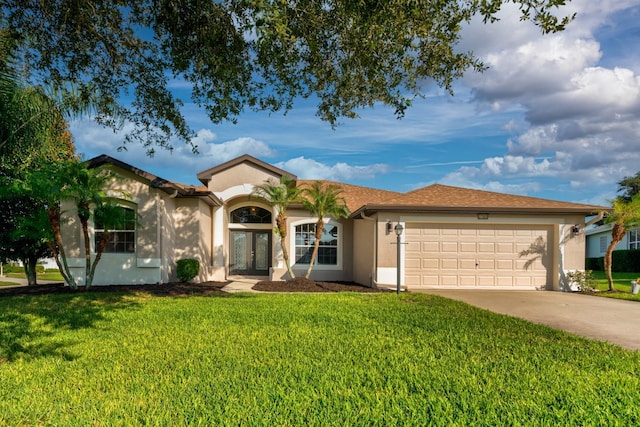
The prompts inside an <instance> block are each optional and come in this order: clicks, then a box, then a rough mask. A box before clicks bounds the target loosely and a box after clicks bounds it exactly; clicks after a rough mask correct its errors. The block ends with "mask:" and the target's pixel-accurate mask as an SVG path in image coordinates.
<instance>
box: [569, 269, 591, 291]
mask: <svg viewBox="0 0 640 427" xmlns="http://www.w3.org/2000/svg"><path fill="white" fill-rule="evenodd" d="M567 277H568V278H569V280H570V281H571V283H572V284H575V285H576V286H577V287H578V290H579V291H580V292H593V291H594V289H595V286H596V279H595V278H594V277H593V272H592V271H591V270H585V271H580V270H576V271H570V272H569V273H567Z"/></svg>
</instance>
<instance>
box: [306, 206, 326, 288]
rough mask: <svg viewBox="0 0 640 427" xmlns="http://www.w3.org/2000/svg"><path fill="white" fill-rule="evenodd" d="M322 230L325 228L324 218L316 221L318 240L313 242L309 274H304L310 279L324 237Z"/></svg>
mask: <svg viewBox="0 0 640 427" xmlns="http://www.w3.org/2000/svg"><path fill="white" fill-rule="evenodd" d="M322 230H324V221H323V220H322V218H320V219H319V220H318V222H317V223H316V241H315V242H313V253H312V254H311V259H310V260H309V268H307V274H305V275H304V278H305V279H308V278H309V276H311V270H313V263H314V261H315V260H316V256H318V247H319V246H320V238H321V237H322Z"/></svg>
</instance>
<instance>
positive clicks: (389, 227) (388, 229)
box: [385, 220, 393, 234]
mask: <svg viewBox="0 0 640 427" xmlns="http://www.w3.org/2000/svg"><path fill="white" fill-rule="evenodd" d="M385 231H386V233H387V234H391V232H392V231H393V224H392V223H391V221H389V220H387V224H386V228H385Z"/></svg>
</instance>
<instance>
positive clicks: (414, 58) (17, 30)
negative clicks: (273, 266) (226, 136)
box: [0, 0, 571, 149]
mask: <svg viewBox="0 0 640 427" xmlns="http://www.w3.org/2000/svg"><path fill="white" fill-rule="evenodd" d="M567 1H570V0H461V1H460V0H411V1H409V0H385V1H376V0H306V1H269V0H221V1H213V0H180V1H177V0H137V1H124V0H111V1H103V0H85V1H77V0H50V1H40V0H4V1H3V6H2V8H1V9H0V23H1V24H0V25H2V26H3V27H6V28H8V29H9V30H10V31H11V34H12V36H13V37H14V38H15V39H16V40H18V41H19V42H20V44H21V45H22V46H23V49H24V51H23V56H22V58H23V64H21V65H22V70H23V71H25V72H27V73H28V74H29V75H30V76H31V77H32V78H33V79H36V80H37V83H45V84H48V85H53V86H54V87H63V86H64V85H66V84H67V83H68V82H74V83H75V84H76V85H79V86H78V87H79V88H80V93H81V94H82V93H84V94H85V95H87V96H88V95H89V94H90V93H92V91H95V92H97V93H98V94H99V97H100V102H99V103H98V104H97V105H96V107H97V112H98V115H97V118H98V119H99V120H100V121H101V122H103V123H105V124H108V125H111V126H114V127H117V126H118V125H119V124H120V123H121V122H120V121H121V120H127V121H130V122H132V123H133V124H135V131H134V132H133V133H132V134H130V135H129V137H128V139H139V140H141V141H143V142H144V143H145V144H147V146H149V147H150V149H152V147H153V145H152V144H154V143H155V144H159V145H161V146H167V145H169V141H170V139H171V138H173V137H178V138H180V139H183V140H189V139H190V136H191V130H190V129H189V127H188V125H187V123H186V120H185V118H184V116H183V114H182V112H181V107H182V105H183V100H181V99H177V98H176V97H175V96H174V95H173V94H172V92H171V91H170V90H169V88H168V83H169V81H170V80H171V79H174V78H175V79H183V80H185V81H187V82H188V83H189V84H190V85H191V87H192V93H191V98H192V100H193V101H195V103H196V104H197V105H198V106H200V107H203V108H205V109H206V111H207V112H208V114H209V117H210V118H211V120H212V121H213V122H214V123H217V122H220V121H223V120H236V118H237V116H238V115H239V114H240V113H241V112H242V111H243V110H244V109H246V108H252V109H258V110H269V111H276V110H280V109H284V110H287V109H289V108H291V107H292V106H293V102H294V100H295V99H296V98H298V97H310V96H316V97H317V99H318V105H317V114H318V115H319V116H320V117H321V118H322V119H323V120H326V121H328V122H329V123H331V124H335V123H336V122H337V121H338V119H339V118H340V117H355V116H356V110H357V109H358V108H361V107H367V106H372V105H373V104H374V103H378V102H380V103H384V104H386V105H389V106H392V107H394V108H395V110H396V113H397V114H398V115H400V116H401V115H402V114H403V112H404V111H405V109H406V108H407V107H408V106H409V105H410V104H411V100H412V99H413V98H415V97H416V96H420V95H421V94H422V93H423V91H424V87H423V85H424V82H425V81H435V82H436V83H437V84H438V85H440V86H442V87H444V88H446V89H447V90H451V85H452V82H453V80H454V79H455V78H458V77H460V76H461V75H462V74H463V72H464V71H465V70H467V69H469V68H472V69H482V68H483V65H482V64H481V62H480V61H479V60H478V58H476V57H475V56H474V55H473V53H471V52H469V53H464V52H463V53H459V52H456V51H455V49H454V47H455V45H456V43H457V42H458V40H459V37H460V35H459V32H460V29H461V24H463V23H464V22H465V21H468V20H469V19H470V18H471V17H472V16H474V15H480V16H482V17H483V18H484V19H485V21H491V20H494V19H495V16H496V13H497V12H498V11H499V9H500V8H501V7H502V6H503V5H504V4H506V3H514V4H516V5H518V7H519V8H520V10H521V12H522V19H524V20H531V21H533V22H534V23H535V24H536V25H538V26H539V27H540V28H541V30H542V31H543V32H553V31H558V30H562V29H563V28H564V27H565V25H566V24H567V23H568V22H569V21H570V20H571V17H563V16H557V15H556V14H555V13H557V12H558V11H557V9H556V8H557V7H558V6H561V5H564V4H565V3H566V2H567ZM80 84H81V85H80ZM126 95H128V96H131V97H132V99H133V101H132V102H131V103H130V104H124V103H123V102H122V99H123V98H124V97H125V96H126ZM115 117H117V119H116V118H115Z"/></svg>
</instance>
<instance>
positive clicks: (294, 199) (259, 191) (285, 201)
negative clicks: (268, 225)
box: [252, 175, 302, 279]
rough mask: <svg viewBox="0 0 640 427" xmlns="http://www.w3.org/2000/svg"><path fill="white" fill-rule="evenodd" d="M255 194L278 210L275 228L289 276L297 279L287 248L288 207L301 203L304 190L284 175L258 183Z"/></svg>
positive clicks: (254, 190)
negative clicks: (277, 180) (277, 178)
mask: <svg viewBox="0 0 640 427" xmlns="http://www.w3.org/2000/svg"><path fill="white" fill-rule="evenodd" d="M252 194H253V195H255V196H257V197H259V198H261V199H262V200H264V201H265V202H266V203H268V204H269V205H270V206H271V207H273V208H275V210H276V211H277V212H278V213H277V215H276V228H275V229H274V230H273V231H274V232H275V233H276V235H277V236H278V237H280V246H281V247H282V257H283V258H284V263H285V265H286V266H287V272H288V273H289V277H291V278H292V279H295V277H296V276H295V274H294V273H293V270H292V269H291V261H290V260H289V250H288V249H287V234H288V233H287V209H288V208H289V206H291V205H292V204H294V203H299V202H300V199H301V194H302V190H300V189H299V188H298V187H296V183H295V182H294V181H293V179H291V178H290V177H289V176H286V175H283V176H282V177H280V181H279V182H276V181H274V180H272V179H268V180H266V181H265V182H264V183H262V184H260V185H257V186H256V187H255V188H254V189H253V192H252Z"/></svg>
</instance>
